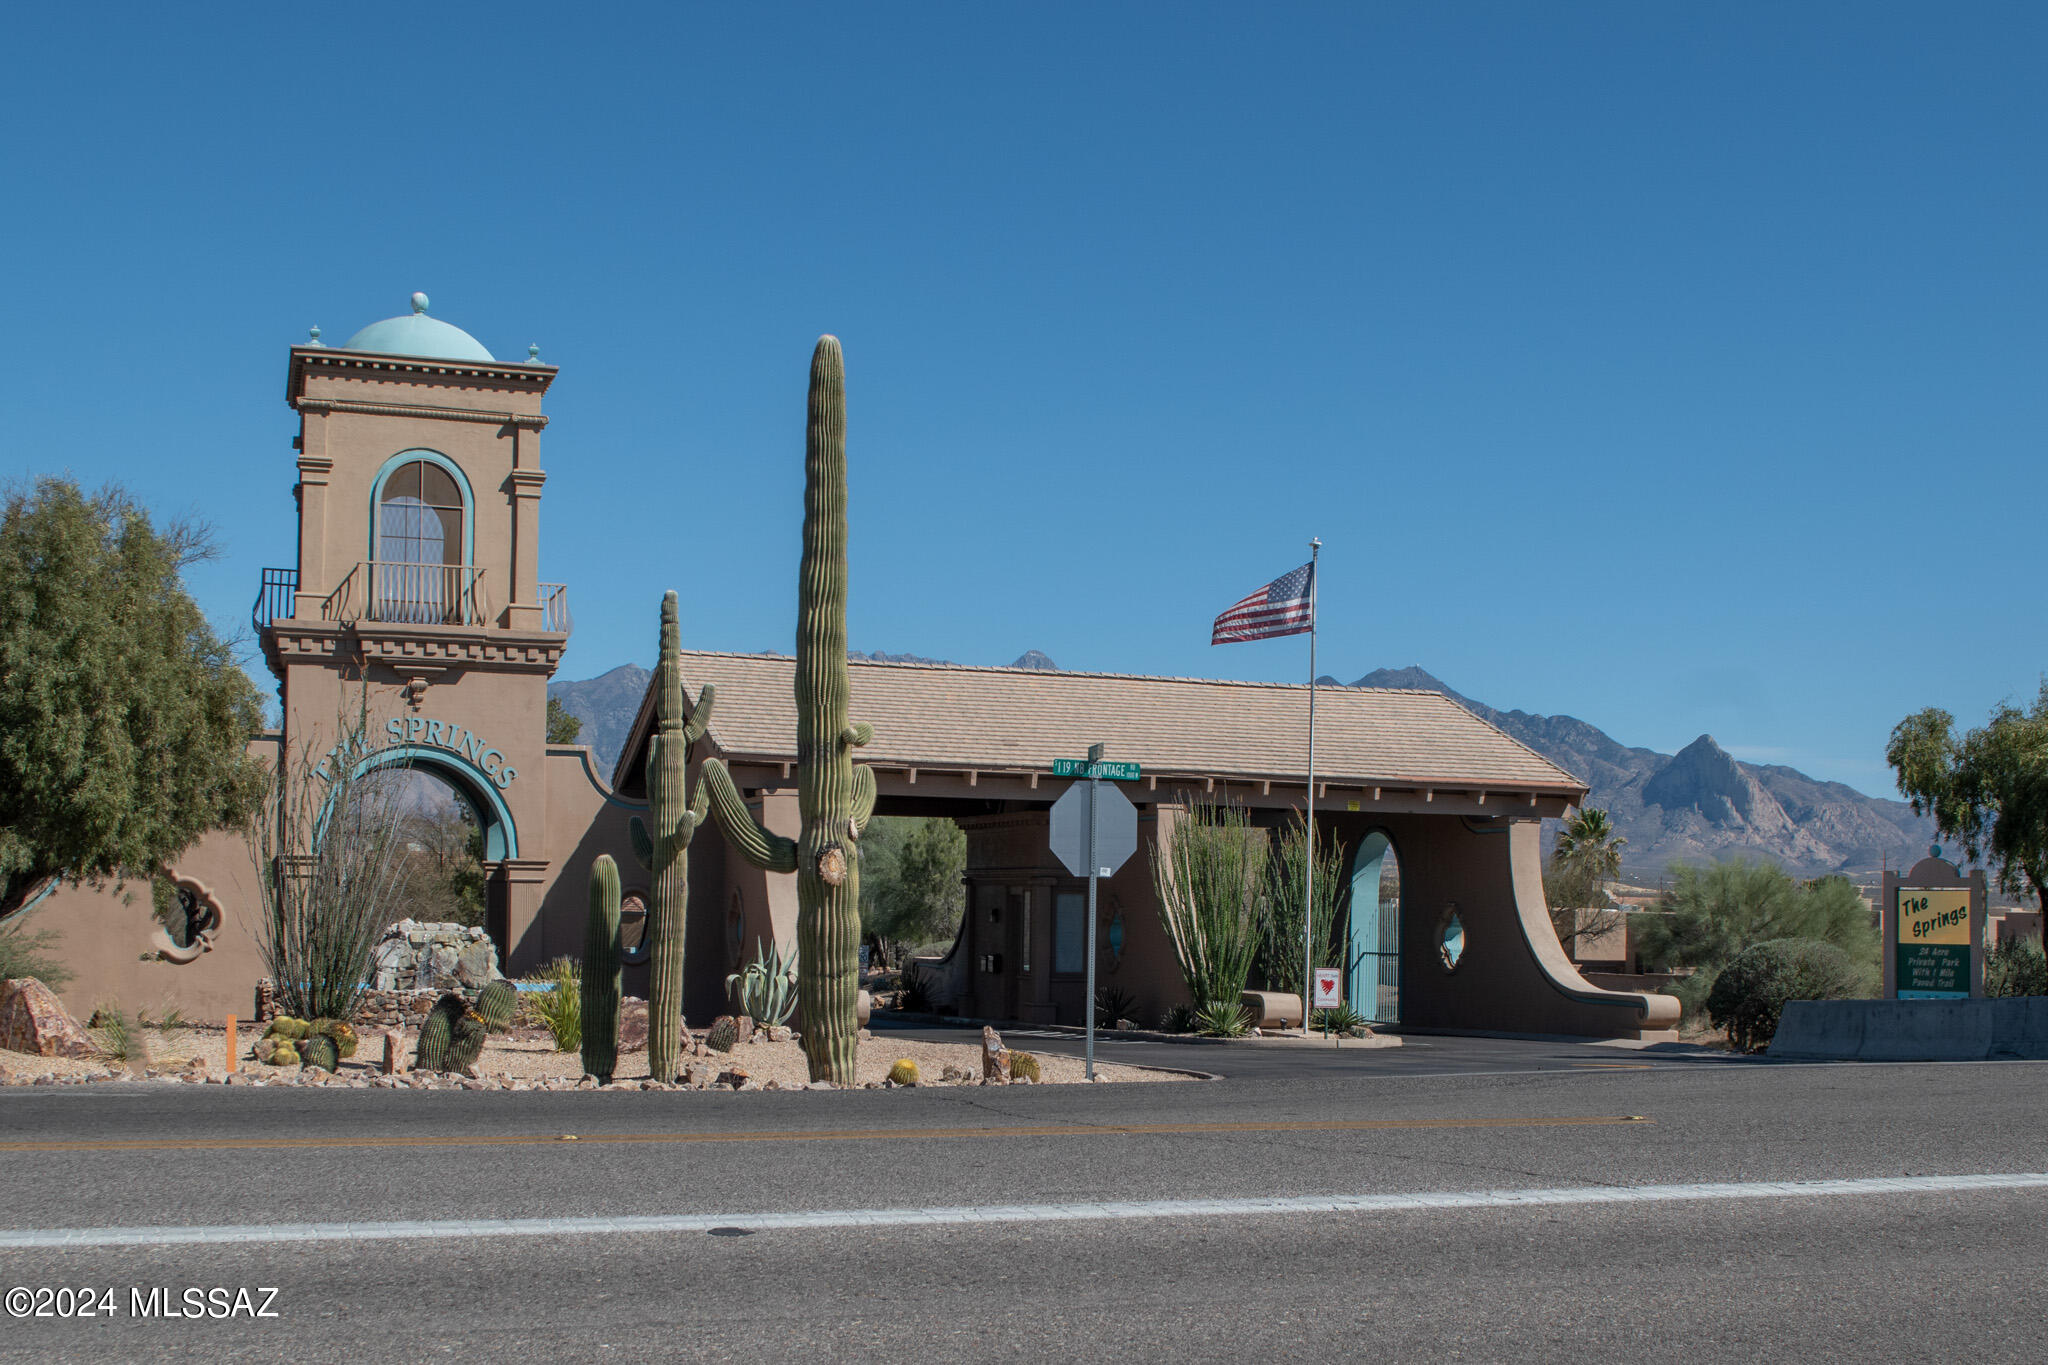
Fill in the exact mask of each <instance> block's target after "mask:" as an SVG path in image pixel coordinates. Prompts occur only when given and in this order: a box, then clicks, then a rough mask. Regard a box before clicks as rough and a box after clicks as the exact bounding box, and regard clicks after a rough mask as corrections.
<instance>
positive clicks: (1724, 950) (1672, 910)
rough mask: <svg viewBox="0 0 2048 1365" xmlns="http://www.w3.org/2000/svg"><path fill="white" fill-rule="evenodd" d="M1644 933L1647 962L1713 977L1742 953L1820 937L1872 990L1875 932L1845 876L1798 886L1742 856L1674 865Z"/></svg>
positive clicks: (1782, 872) (1864, 906) (1770, 866)
mask: <svg viewBox="0 0 2048 1365" xmlns="http://www.w3.org/2000/svg"><path fill="white" fill-rule="evenodd" d="M1659 908H1660V909H1662V910H1663V911H1664V912H1665V913H1663V914H1661V915H1657V916H1654V917H1652V918H1651V920H1650V921H1649V922H1648V924H1647V926H1646V927H1645V929H1644V931H1643V937H1642V939H1641V951H1642V956H1643V960H1644V962H1645V964H1648V965H1652V966H1654V967H1655V968H1657V969H1660V970H1667V971H1669V970H1683V969H1686V968H1692V969H1694V970H1695V971H1696V972H1698V973H1699V974H1700V975H1701V976H1702V977H1707V976H1711V975H1713V974H1714V973H1717V972H1719V971H1720V969H1721V967H1722V966H1723V965H1724V964H1725V963H1727V962H1728V961H1729V959H1731V958H1733V957H1734V956H1735V955H1736V954H1738V953H1740V952H1741V951H1743V950H1744V949H1745V948H1748V947H1751V946H1752V945H1754V944H1758V943H1766V942H1769V941H1771V940H1774V939H1792V938H1797V939H1818V940H1820V941H1822V942H1825V943H1832V944H1834V945H1835V946H1836V947H1837V948H1840V949H1841V950H1842V951H1843V952H1845V953H1847V954H1848V955H1849V959H1850V961H1851V962H1853V963H1854V964H1855V965H1856V967H1857V970H1859V971H1861V972H1863V973H1865V974H1866V976H1867V977H1868V978H1869V981H1868V982H1867V984H1869V985H1871V986H1872V987H1874V985H1875V977H1876V972H1877V968H1878V944H1877V930H1876V929H1875V928H1873V927H1872V926H1871V923H1870V907H1869V906H1868V905H1867V904H1865V902H1864V900H1863V896H1862V893H1861V892H1859V891H1858V890H1857V889H1856V886H1855V884H1854V883H1853V882H1851V881H1850V880H1849V879H1848V878H1846V877H1821V878H1818V879H1816V880H1814V881H1810V882H1804V883H1801V882H1797V881H1794V880H1793V879H1792V878H1791V877H1790V876H1788V875H1786V873H1785V869H1783V868H1782V867H1779V866H1778V865H1777V864H1776V863H1753V862H1750V861H1748V860H1746V859H1743V858H1734V859H1729V860H1727V861H1725V862H1717V863H1715V864H1713V865H1712V866H1711V867H1688V866H1686V865H1684V864H1674V865H1673V866H1672V868H1671V889H1670V890H1669V891H1668V892H1666V893H1665V897H1664V902H1663V904H1662V905H1661V906H1660V907H1659Z"/></svg>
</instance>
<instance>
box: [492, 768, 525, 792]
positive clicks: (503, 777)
mask: <svg viewBox="0 0 2048 1365" xmlns="http://www.w3.org/2000/svg"><path fill="white" fill-rule="evenodd" d="M517 776H519V769H517V768H500V769H499V770H498V776H497V777H496V778H495V779H494V780H495V781H496V782H497V784H498V790H499V791H503V790H505V788H507V787H509V786H511V785H512V779H513V778H515V777H517Z"/></svg>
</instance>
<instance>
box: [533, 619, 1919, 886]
mask: <svg viewBox="0 0 2048 1365" xmlns="http://www.w3.org/2000/svg"><path fill="white" fill-rule="evenodd" d="M769 652H773V651H769ZM848 657H849V658H854V659H870V660H876V661H880V662H887V663H948V662H950V660H946V659H930V658H926V657H924V656H922V655H917V654H884V653H880V652H876V653H872V654H862V653H859V652H858V651H849V654H848ZM1011 667H1013V668H1036V669H1043V670H1048V671H1052V672H1057V671H1058V670H1059V665H1058V664H1055V663H1054V662H1053V661H1052V660H1051V659H1049V658H1047V657H1046V656H1045V655H1044V654H1042V653H1040V652H1039V651H1037V650H1035V649H1033V650H1027V651H1025V653H1024V654H1023V655H1021V656H1020V657H1019V658H1018V659H1017V660H1016V662H1015V663H1013V664H1012V665H1011ZM649 676H650V674H649V672H648V670H646V669H644V668H642V667H640V666H639V665H638V664H621V665H620V666H619V667H617V668H614V669H612V670H611V671H610V672H608V673H604V674H601V675H600V676H598V677H595V678H589V679H585V680H583V681H581V682H556V683H550V684H548V695H549V696H552V697H557V698H559V699H560V700H561V702H562V705H563V706H564V707H566V708H567V709H568V711H569V712H570V714H572V715H574V716H576V717H578V718H579V719H580V720H582V722H583V732H582V733H581V734H580V735H579V736H578V739H579V741H580V742H582V743H585V744H588V745H589V746H590V747H591V748H592V750H594V751H595V754H596V757H597V760H598V764H599V766H600V767H601V768H602V769H604V770H606V771H609V770H610V768H611V766H612V765H613V764H614V763H615V762H617V760H618V755H619V749H620V746H622V745H623V744H624V743H625V742H626V732H627V731H628V730H629V729H630V728H632V724H633V717H634V715H635V714H636V713H637V712H638V710H639V707H640V699H641V697H642V696H643V695H644V694H645V693H646V691H647V680H648V678H649ZM1318 681H1319V682H1322V683H1327V684H1330V685H1333V686H1345V685H1346V684H1342V683H1339V682H1338V681H1337V679H1335V678H1330V677H1325V678H1321V679H1319V680H1318ZM1348 685H1349V686H1352V687H1407V688H1416V689H1420V690H1424V691H1429V692H1441V693H1442V694H1443V695H1445V696H1447V697H1449V698H1450V699H1451V700H1452V701H1455V702H1457V703H1458V704H1459V705H1460V706H1463V707H1464V708H1465V709H1466V710H1468V711H1470V712H1472V713H1473V714H1474V715H1476V716H1478V717H1479V718H1480V719H1482V720H1485V721H1487V722H1489V723H1491V724H1493V725H1495V726H1498V727H1499V728H1500V729H1501V730H1503V731H1505V732H1506V733H1507V734H1508V735H1510V736H1511V737H1513V738H1514V739H1517V740H1519V741H1521V742H1522V743H1523V744H1526V745H1528V746H1529V747H1530V748H1531V749H1534V750H1535V751H1536V752H1537V753H1539V754H1542V755H1543V756H1544V757H1545V758H1547V759H1549V760H1550V761H1551V762H1553V763H1555V764H1557V765H1558V766H1559V767H1561V768H1563V769H1564V770H1565V771H1567V772H1569V773H1571V774H1572V775H1573V776H1575V777H1577V778H1578V779H1579V780H1580V781H1582V782H1584V783H1586V785H1587V786H1589V787H1591V788H1592V794H1591V795H1590V796H1589V797H1588V798H1587V804H1588V805H1590V806H1599V807H1602V808H1604V809H1605V810H1606V811H1607V813H1608V815H1609V816H1610V817H1611V818H1612V819H1613V821H1614V824H1615V828H1616V829H1617V831H1618V832H1619V833H1620V834H1621V835H1622V836H1623V837H1624V838H1626V839H1627V840H1628V845H1627V847H1626V848H1625V849H1624V850H1623V855H1622V858H1623V866H1624V869H1625V872H1626V873H1627V874H1629V875H1631V876H1633V877H1636V878H1638V879H1640V878H1642V877H1644V876H1654V875H1656V874H1658V873H1661V872H1662V871H1663V870H1664V868H1665V867H1666V866H1667V865H1668V864H1670V863H1672V862H1688V863H1697V862H1708V861H1711V860H1713V859H1716V858H1726V857H1748V858H1767V859H1770V860H1772V861H1774V862H1777V863H1780V864H1782V865H1783V866H1784V867H1785V869H1786V870H1787V871H1788V872H1792V873H1795V874H1798V875H1801V876H1817V875H1819V874H1821V873H1825V872H1843V873H1848V874H1850V875H1852V876H1860V875H1861V874H1864V873H1870V872H1875V871H1876V870H1877V869H1878V868H1879V867H1880V866H1881V865H1883V864H1884V863H1886V862H1889V863H1890V864H1891V865H1892V866H1894V867H1896V866H1899V865H1901V864H1910V863H1911V862H1912V861H1913V860H1914V859H1915V858H1916V857H1918V856H1919V855H1920V853H1921V852H1922V851H1923V850H1924V849H1925V848H1926V846H1927V844H1928V843H1929V842H1930V841H1931V840H1932V839H1933V838H1934V822H1933V821H1932V820H1929V819H1926V818H1924V817H1922V816H1917V815H1915V814H1913V810H1912V808H1911V807H1910V806H1908V805H1907V804H1906V803H1905V802H1903V801H1888V800H1885V799H1883V798H1882V797H1875V796H1865V795H1864V794H1863V793H1862V792H1859V791H1857V790H1856V789H1855V788H1853V787H1849V786H1845V785H1843V784H1842V783H1840V782H1822V781H1819V780H1817V779H1815V778H1811V777H1808V776H1807V775H1806V774H1805V773H1802V772H1800V771H1799V770H1798V769H1796V768H1788V767H1784V766H1782V765H1778V764H1756V763H1744V762H1742V761H1741V760H1739V759H1737V758H1735V757H1734V756H1733V755H1731V754H1730V753H1729V752H1728V751H1727V750H1725V749H1723V748H1722V747H1721V746H1720V745H1718V744H1716V743H1715V742H1714V737H1713V736H1712V735H1701V736H1700V737H1699V738H1698V739H1696V740H1694V741H1693V742H1692V743H1690V744H1688V745H1686V746H1685V748H1683V749H1681V750H1679V751H1678V752H1677V753H1676V754H1660V753H1658V752H1656V751H1655V750H1651V749H1639V748H1631V747H1629V746H1627V745H1624V744H1622V743H1620V742H1619V741H1617V740H1615V739H1614V738H1612V737H1611V736H1609V735H1608V734H1607V733H1606V732H1605V731H1603V730H1601V729H1600V728H1599V727H1597V726H1595V725H1591V724H1588V723H1587V722H1585V721H1583V720H1579V719H1578V718H1576V717H1574V716H1539V715H1532V714H1530V713H1529V712H1526V711H1501V710H1496V709H1495V708H1494V707H1491V706H1488V705H1487V704H1486V703H1485V702H1481V701H1474V700H1473V699H1472V698H1470V697H1467V696H1464V695H1462V694H1460V693H1458V692H1457V691H1455V690H1453V689H1452V688H1451V686H1450V685H1449V684H1448V683H1445V682H1444V681H1443V680H1441V679H1440V678H1437V677H1435V676H1433V675H1432V674H1430V673H1428V672H1426V671H1425V670H1423V669H1421V668H1416V667H1412V666H1411V667H1408V668H1398V669H1390V668H1381V669H1375V670H1374V671H1373V672H1371V673H1368V674H1366V675H1365V676H1364V677H1362V678H1359V679H1358V680H1357V681H1355V682H1353V683H1350V684H1348Z"/></svg>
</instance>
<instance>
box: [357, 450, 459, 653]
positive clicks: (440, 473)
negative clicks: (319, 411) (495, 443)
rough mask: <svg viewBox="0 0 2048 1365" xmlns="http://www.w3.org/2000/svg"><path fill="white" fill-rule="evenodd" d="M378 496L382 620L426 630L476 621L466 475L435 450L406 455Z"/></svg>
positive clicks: (375, 528) (377, 611)
mask: <svg viewBox="0 0 2048 1365" xmlns="http://www.w3.org/2000/svg"><path fill="white" fill-rule="evenodd" d="M372 496H373V498H374V500H375V506H374V507H372V509H371V523H370V524H371V528H372V530H371V545H370V560H371V562H372V564H373V566H374V567H373V570H372V574H371V584H370V594H371V601H372V603H373V608H372V610H373V612H374V615H375V619H377V620H380V621H400V622H409V623H413V624H426V625H439V624H451V623H460V622H462V621H465V620H467V619H469V616H470V615H471V614H472V613H469V612H467V611H466V608H467V606H468V597H469V594H470V591H471V586H472V578H473V575H472V574H471V572H470V570H469V567H468V566H469V564H470V556H471V547H472V540H471V537H472V536H473V535H474V527H473V525H472V523H471V516H470V495H469V484H468V480H467V479H466V478H464V476H463V473H462V470H461V468H460V467H458V466H457V465H456V464H455V463H454V462H453V461H451V460H449V459H448V458H447V457H445V456H442V455H439V454H436V453H435V452H433V451H418V450H414V451H406V452H405V453H404V454H402V455H398V456H394V457H393V458H392V460H391V461H389V462H388V463H387V464H386V465H385V467H384V469H383V470H382V471H381V472H380V473H379V475H378V477H377V482H376V485H375V490H374V492H373V494H372Z"/></svg>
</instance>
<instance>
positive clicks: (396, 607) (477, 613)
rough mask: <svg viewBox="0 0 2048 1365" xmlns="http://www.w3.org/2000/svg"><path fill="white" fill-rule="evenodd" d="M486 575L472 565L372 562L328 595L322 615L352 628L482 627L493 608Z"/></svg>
mask: <svg viewBox="0 0 2048 1365" xmlns="http://www.w3.org/2000/svg"><path fill="white" fill-rule="evenodd" d="M483 576H484V571H483V570H482V569H479V568H476V567H474V566H472V565H468V564H406V563H401V562H398V561H395V560H383V559H366V560H364V561H363V562H361V563H360V564H357V565H356V566H355V568H353V569H351V570H349V574H348V577H347V578H344V579H342V580H341V586H340V587H338V588H336V589H335V590H334V591H333V592H331V593H329V594H328V595H327V600H326V601H325V602H324V603H322V604H321V607H320V615H321V617H322V618H324V619H326V620H329V621H339V622H341V623H342V624H343V625H349V624H352V623H354V622H356V621H396V622H402V623H405V624H409V625H431V626H481V625H484V624H486V623H487V617H488V615H489V612H490V604H489V603H488V601H486V599H485V597H484V593H483Z"/></svg>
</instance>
